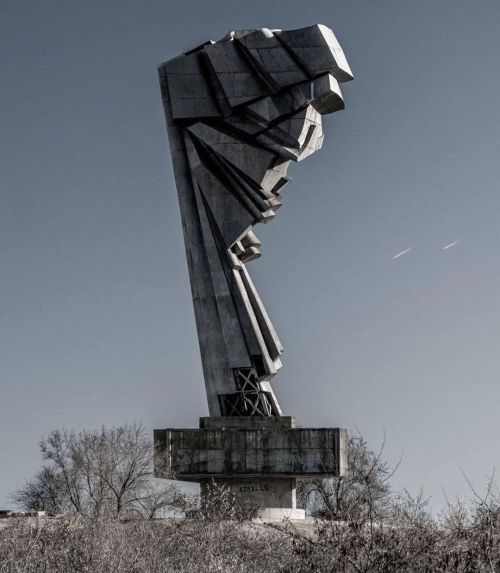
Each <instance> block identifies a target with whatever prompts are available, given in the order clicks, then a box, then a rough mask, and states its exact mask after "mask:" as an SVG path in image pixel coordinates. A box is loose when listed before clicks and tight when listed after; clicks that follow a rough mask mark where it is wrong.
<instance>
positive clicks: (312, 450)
mask: <svg viewBox="0 0 500 573" xmlns="http://www.w3.org/2000/svg"><path fill="white" fill-rule="evenodd" d="M200 426H201V428H200V429H170V428H167V429H165V430H155V436H154V439H155V474H156V476H157V477H170V476H172V475H174V476H175V477H176V478H178V479H181V480H200V479H207V478H214V479H216V478H254V477H259V476H260V477H264V476H269V477H271V476H275V477H293V478H297V477H307V476H316V477H333V476H338V475H343V474H344V473H345V469H346V460H345V447H346V440H347V433H346V430H344V429H341V428H295V427H293V426H294V423H293V419H292V418H285V417H284V418H268V419H266V418H202V419H201V420H200Z"/></svg>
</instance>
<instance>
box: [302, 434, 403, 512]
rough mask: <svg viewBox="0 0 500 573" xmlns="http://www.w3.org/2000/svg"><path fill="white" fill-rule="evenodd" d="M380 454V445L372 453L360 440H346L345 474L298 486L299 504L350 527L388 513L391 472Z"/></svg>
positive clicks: (364, 442) (351, 437)
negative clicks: (346, 523) (344, 522)
mask: <svg viewBox="0 0 500 573" xmlns="http://www.w3.org/2000/svg"><path fill="white" fill-rule="evenodd" d="M382 452H383V444H382V446H381V448H380V450H379V452H374V451H373V450H371V449H370V448H369V447H368V444H367V443H366V441H365V440H364V439H363V438H362V437H361V436H359V435H355V436H352V435H351V436H349V439H348V444H347V467H348V469H347V474H346V475H345V476H341V477H338V478H334V479H314V480H304V481H301V482H299V484H298V488H297V490H298V491H297V495H298V499H299V503H300V504H301V505H302V506H304V507H305V506H306V505H307V506H308V507H309V509H310V511H311V513H312V515H314V516H316V517H324V518H328V519H333V520H341V521H349V522H351V523H354V522H364V521H367V520H371V521H373V520H374V519H379V518H381V517H383V516H385V515H386V514H387V513H388V510H389V509H390V503H389V502H390V500H391V486H390V478H391V477H392V476H393V474H394V471H395V470H393V469H391V468H390V466H389V464H388V463H387V462H386V461H385V460H383V459H382ZM396 467H397V466H396Z"/></svg>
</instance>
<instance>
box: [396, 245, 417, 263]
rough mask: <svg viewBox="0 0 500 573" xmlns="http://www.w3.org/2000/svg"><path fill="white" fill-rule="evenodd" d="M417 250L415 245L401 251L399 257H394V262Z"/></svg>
mask: <svg viewBox="0 0 500 573" xmlns="http://www.w3.org/2000/svg"><path fill="white" fill-rule="evenodd" d="M414 248H415V245H413V246H412V247H408V248H407V249H405V250H404V251H401V252H400V253H398V254H397V255H394V256H393V257H392V259H393V260H395V259H399V257H402V256H403V255H406V254H407V253H409V252H410V251H412V250H413V249H414Z"/></svg>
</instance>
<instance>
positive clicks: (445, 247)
mask: <svg viewBox="0 0 500 573" xmlns="http://www.w3.org/2000/svg"><path fill="white" fill-rule="evenodd" d="M462 240H463V239H458V241H453V243H450V244H449V245H446V246H444V247H443V251H447V250H448V249H451V247H454V246H455V245H458V243H461V242H462Z"/></svg>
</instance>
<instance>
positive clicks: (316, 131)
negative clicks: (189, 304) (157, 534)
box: [155, 25, 352, 515]
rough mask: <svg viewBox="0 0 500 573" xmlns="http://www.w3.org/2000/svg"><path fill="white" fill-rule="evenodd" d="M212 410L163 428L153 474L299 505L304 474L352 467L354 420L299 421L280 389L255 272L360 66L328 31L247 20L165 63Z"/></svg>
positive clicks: (164, 84)
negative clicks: (331, 425)
mask: <svg viewBox="0 0 500 573" xmlns="http://www.w3.org/2000/svg"><path fill="white" fill-rule="evenodd" d="M159 74H160V84H161V90H162V97H163V104H164V109H165V117H166V122H167V129H168V135H169V140H170V148H171V154H172V162H173V167H174V174H175V180H176V185H177V192H178V196H179V204H180V210H181V217H182V226H183V231H184V242H185V246H186V255H187V261H188V269H189V276H190V282H191V291H192V297H193V304H194V309H195V317H196V325H197V330H198V339H199V344H200V351H201V358H202V364H203V373H204V378H205V386H206V391H207V397H208V406H209V413H210V417H207V418H202V419H201V420H200V428H199V429H197V430H173V429H169V430H156V431H155V443H156V453H157V464H156V472H157V475H165V473H168V472H171V471H174V472H175V473H176V474H177V476H178V477H179V479H189V480H196V481H200V482H201V483H202V485H203V483H205V481H206V480H209V479H216V480H217V481H224V482H226V483H229V484H230V485H231V486H232V487H234V488H235V490H236V491H237V492H239V493H241V494H242V495H247V496H249V497H252V496H253V498H254V499H255V500H256V501H258V502H259V503H260V504H261V505H262V506H263V507H265V508H268V514H269V511H271V510H272V509H273V508H274V509H276V508H279V511H278V513H279V515H285V514H286V513H287V511H286V510H289V515H297V511H294V510H295V501H294V491H295V490H294V487H295V479H296V478H297V477H305V476H308V475H316V476H328V475H338V474H339V473H341V472H342V471H343V470H344V459H343V449H344V442H345V431H344V430H341V429H328V428H322V429H318V428H317V429H301V428H295V424H294V421H293V418H290V417H287V416H283V415H282V411H281V408H280V406H279V404H278V400H277V398H276V395H275V393H274V390H273V388H272V386H271V380H272V378H273V377H274V376H275V375H276V373H277V372H278V370H279V369H280V368H281V359H280V356H281V353H282V351H283V347H282V345H281V342H280V340H279V338H278V336H277V334H276V331H275V329H274V327H273V325H272V323H271V321H270V319H269V316H268V314H267V312H266V309H265V308H264V305H263V303H262V301H261V299H260V297H259V295H258V293H257V290H256V288H255V286H254V284H253V282H252V279H251V278H250V275H249V273H248V271H247V268H246V264H247V263H248V262H249V261H252V260H253V259H256V258H257V257H259V256H260V248H261V243H260V241H259V240H258V238H257V236H256V235H255V233H254V231H253V228H254V226H255V225H256V224H257V223H267V222H269V221H270V220H271V219H272V218H273V217H274V216H275V214H276V211H277V209H278V208H279V207H280V205H281V203H282V192H283V190H284V187H285V185H286V184H287V183H288V182H289V180H290V178H289V177H288V175H287V170H288V167H289V164H290V161H301V160H302V159H304V158H306V157H308V156H309V155H311V154H312V153H314V152H315V151H317V150H319V149H320V148H321V145H322V142H323V132H322V127H321V121H322V115H324V114H328V113H332V112H335V111H338V110H340V109H343V107H344V102H343V99H342V93H341V91H340V86H339V83H342V82H345V81H348V80H351V79H352V74H351V70H350V68H349V65H348V63H347V60H346V58H345V56H344V53H343V51H342V48H341V47H340V45H339V43H338V42H337V40H336V38H335V36H334V34H333V32H332V31H331V30H330V29H329V28H327V27H325V26H321V25H317V26H311V27H308V28H302V29H299V30H289V31H284V30H283V31H282V30H271V29H268V28H262V29H259V30H240V31H236V32H230V33H229V34H227V35H226V36H225V37H224V38H222V39H221V40H220V41H218V42H212V41H210V42H206V43H204V44H202V45H201V46H198V47H197V48H194V49H192V50H190V51H188V52H185V53H184V54H182V55H180V56H178V57H176V58H173V59H172V60H169V61H168V62H166V63H164V64H162V65H161V66H160V68H159Z"/></svg>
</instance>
